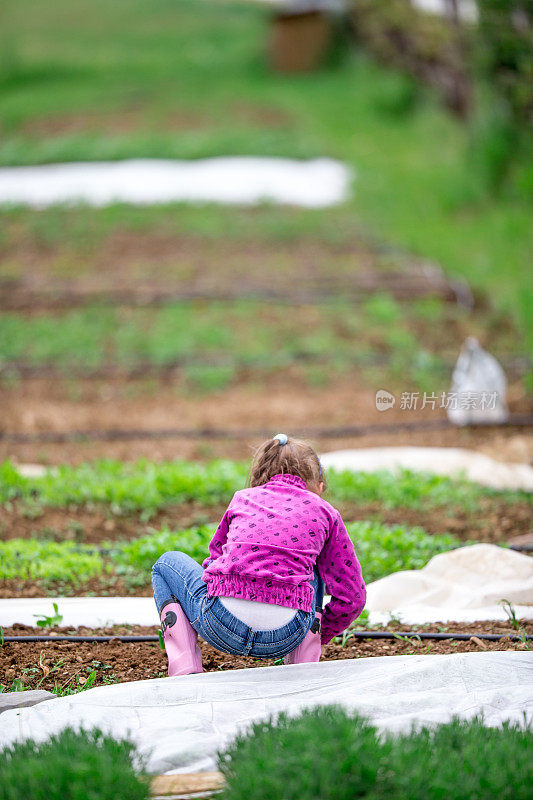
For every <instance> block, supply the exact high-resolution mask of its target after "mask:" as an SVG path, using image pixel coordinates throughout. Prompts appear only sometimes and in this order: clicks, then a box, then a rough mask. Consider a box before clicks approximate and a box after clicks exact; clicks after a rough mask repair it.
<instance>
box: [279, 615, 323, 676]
mask: <svg viewBox="0 0 533 800" xmlns="http://www.w3.org/2000/svg"><path fill="white" fill-rule="evenodd" d="M321 619H322V614H321V612H319V611H317V612H316V615H315V621H314V622H313V626H312V628H311V630H309V631H308V632H307V633H306V634H305V638H304V640H303V642H301V643H300V644H299V645H298V647H296V648H295V649H294V650H293V651H292V653H289V654H288V655H286V656H285V658H284V659H283V661H284V663H285V664H310V663H312V662H314V661H320V656H321V654H322V646H321V643H320V639H321V635H322V632H321V629H320V621H321ZM317 621H318V625H317Z"/></svg>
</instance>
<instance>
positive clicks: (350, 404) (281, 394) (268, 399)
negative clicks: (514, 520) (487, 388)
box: [0, 371, 533, 464]
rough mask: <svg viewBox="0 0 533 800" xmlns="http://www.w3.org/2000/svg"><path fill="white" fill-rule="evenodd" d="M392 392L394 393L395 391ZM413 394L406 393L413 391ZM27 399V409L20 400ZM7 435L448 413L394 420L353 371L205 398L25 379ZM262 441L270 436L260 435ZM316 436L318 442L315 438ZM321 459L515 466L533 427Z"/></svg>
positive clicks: (9, 390)
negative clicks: (408, 450) (433, 451)
mask: <svg viewBox="0 0 533 800" xmlns="http://www.w3.org/2000/svg"><path fill="white" fill-rule="evenodd" d="M389 388H391V389H393V388H394V387H389ZM409 388H410V387H408V386H402V387H401V390H402V391H403V390H405V391H408V390H409ZM510 393H511V397H510V404H511V408H512V411H513V413H517V414H528V413H530V411H531V409H532V407H531V402H530V399H528V398H527V397H526V396H525V394H524V391H523V388H522V387H521V386H519V385H518V384H517V385H516V386H512V387H511V388H510ZM21 398H23V402H21ZM0 405H1V407H2V431H3V432H6V433H17V432H18V433H27V434H40V433H53V432H61V431H80V430H81V431H83V430H94V429H99V430H100V429H104V430H107V429H111V428H116V429H119V430H122V429H125V428H127V429H128V430H140V431H146V430H154V429H155V430H157V429H168V428H174V429H175V428H180V429H190V430H198V429H205V428H209V429H212V428H217V429H222V430H230V431H231V430H235V429H239V430H243V429H244V430H257V429H259V428H261V429H266V430H271V431H272V432H273V433H274V432H276V431H277V430H279V429H280V427H282V428H283V429H285V430H286V431H287V432H288V433H291V431H294V430H296V429H298V430H302V429H305V428H306V427H309V428H317V427H320V428H328V429H330V428H338V427H346V426H353V425H357V426H361V425H363V426H364V425H375V424H378V425H390V424H391V423H412V422H419V421H424V422H433V421H438V420H440V419H442V420H444V419H445V417H444V416H443V414H442V412H438V411H436V410H435V411H432V410H431V409H427V408H426V409H424V410H423V411H422V410H418V411H412V412H410V411H402V410H400V409H399V407H398V406H399V404H398V403H397V404H396V407H395V408H394V409H393V410H390V411H387V412H386V414H380V413H379V412H378V411H376V407H375V390H374V389H372V388H370V387H364V386H362V385H361V378H360V376H359V375H358V374H355V373H354V374H349V375H343V376H340V377H338V378H337V379H335V380H331V381H329V382H328V384H327V385H326V386H309V383H308V382H306V381H305V380H304V379H303V378H302V376H301V375H300V376H299V375H298V374H296V373H293V372H291V371H289V372H284V374H283V375H276V374H273V375H270V376H269V377H268V378H265V379H264V380H259V379H257V380H256V379H255V378H254V380H248V382H244V383H242V384H239V385H235V386H231V387H229V388H227V389H226V390H221V391H217V392H213V393H210V394H206V395H191V394H183V393H182V391H181V390H180V387H179V385H178V382H176V381H175V380H173V379H169V380H168V381H152V380H145V381H142V380H116V381H68V380H67V379H65V380H42V381H40V380H24V381H17V382H15V383H14V384H12V385H11V384H9V383H7V382H6V381H4V382H3V383H0ZM261 438H262V437H261ZM311 438H312V437H311ZM260 440H261V439H260V438H258V437H254V436H250V437H247V438H244V439H238V440H233V439H228V440H213V439H195V438H172V437H169V438H164V439H151V440H142V439H137V440H132V441H108V442H106V441H79V442H70V443H63V444H53V443H50V444H43V443H27V444H14V443H11V442H9V441H6V440H0V460H3V459H5V458H11V459H12V460H15V461H18V462H20V463H24V462H33V463H41V464H47V463H48V464H61V463H72V464H76V463H80V462H82V461H90V460H94V459H96V458H115V459H120V460H123V461H133V460H135V459H138V458H148V459H151V460H154V461H159V460H164V459H173V458H187V459H197V460H205V459H210V458H216V457H223V458H233V459H235V458H237V459H239V458H249V457H250V456H251V453H252V450H253V447H254V446H255V445H257V444H259V442H260ZM313 443H314V444H315V446H316V447H317V448H318V449H319V450H320V451H321V452H327V451H328V450H337V449H344V448H351V447H374V446H375V447H383V446H400V445H411V446H412V445H418V446H442V447H467V448H471V449H477V450H479V451H480V452H486V453H487V454H488V455H491V456H493V457H495V458H499V459H501V460H508V461H521V462H529V461H533V433H532V431H531V429H525V428H520V427H513V426H509V427H507V428H503V429H502V428H481V429H480V428H478V429H476V428H465V429H462V428H444V429H438V430H422V431H398V430H396V431H395V432H388V431H386V430H385V431H383V432H382V433H381V432H371V433H368V434H365V435H363V436H352V437H344V438H333V437H329V438H328V437H327V436H323V437H320V438H316V439H315V440H314V442H313Z"/></svg>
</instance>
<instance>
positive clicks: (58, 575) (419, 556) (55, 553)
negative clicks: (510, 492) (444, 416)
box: [0, 522, 461, 616]
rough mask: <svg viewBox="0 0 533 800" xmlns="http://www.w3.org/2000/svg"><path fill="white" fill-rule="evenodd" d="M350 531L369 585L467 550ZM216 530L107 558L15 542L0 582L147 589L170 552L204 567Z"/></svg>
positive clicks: (416, 533) (167, 534) (3, 547)
mask: <svg viewBox="0 0 533 800" xmlns="http://www.w3.org/2000/svg"><path fill="white" fill-rule="evenodd" d="M347 528H348V532H349V534H350V537H351V539H352V541H353V542H354V545H355V549H356V552H357V554H358V557H359V560H360V562H361V565H362V567H363V573H364V576H365V579H366V581H367V582H370V581H374V580H377V579H378V578H382V577H384V576H385V575H388V574H390V573H392V572H397V571H398V570H404V569H419V568H421V567H423V566H424V565H425V564H426V563H427V561H429V559H430V558H432V557H433V556H434V555H437V554H438V553H442V552H445V551H447V550H450V549H451V548H454V547H457V546H459V545H460V544H461V542H460V541H459V540H458V539H456V538H455V537H454V536H452V535H450V534H441V535H434V536H430V535H429V534H427V533H426V532H425V531H423V530H422V529H421V528H408V527H403V526H399V525H398V526H394V527H390V526H387V525H382V524H380V523H378V522H353V523H350V524H349V525H348V526H347ZM214 530H215V526H202V527H199V528H191V529H188V530H184V531H171V530H168V529H163V530H160V531H154V532H153V533H150V534H148V535H146V536H141V537H139V538H137V539H132V540H131V541H128V542H125V543H117V542H114V543H112V544H111V543H110V544H108V545H107V546H106V548H105V550H106V554H105V555H101V554H100V552H99V551H98V550H96V549H95V548H92V547H89V546H85V545H83V546H82V545H77V544H75V543H73V542H50V541H43V540H35V539H11V540H9V541H7V542H0V580H2V579H7V578H23V579H33V580H41V581H43V582H44V583H45V584H46V583H52V582H55V581H59V582H61V583H62V584H65V585H78V584H80V583H81V582H82V581H84V580H87V579H89V578H92V577H96V576H99V575H104V574H108V575H109V574H111V573H114V574H117V575H120V576H123V577H124V580H125V581H126V583H128V584H129V585H130V586H132V587H134V586H136V585H137V586H139V585H146V584H147V583H148V582H149V580H150V572H151V569H152V566H153V564H154V563H155V562H156V561H157V559H158V558H159V557H160V556H161V555H163V553H165V552H167V551H169V550H180V551H181V552H184V553H187V555H189V556H191V558H194V560H195V561H197V562H198V563H201V562H202V561H203V560H204V558H206V557H207V555H208V545H209V542H210V540H211V538H212V536H213V533H214ZM56 616H57V610H56Z"/></svg>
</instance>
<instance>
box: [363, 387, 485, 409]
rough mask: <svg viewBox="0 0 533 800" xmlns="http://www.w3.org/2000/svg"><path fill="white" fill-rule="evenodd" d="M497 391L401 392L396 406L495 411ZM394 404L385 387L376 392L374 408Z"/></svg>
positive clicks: (402, 407) (393, 396)
mask: <svg viewBox="0 0 533 800" xmlns="http://www.w3.org/2000/svg"><path fill="white" fill-rule="evenodd" d="M498 402H499V395H498V392H402V393H401V394H400V401H399V403H398V408H399V409H400V411H422V410H423V409H425V408H430V409H432V410H436V409H445V410H446V411H495V410H496V409H497V408H498ZM395 405H396V396H395V395H394V394H393V393H392V392H389V391H387V390H386V389H378V391H377V392H376V409H377V410H378V411H388V410H389V409H391V408H394V406H395Z"/></svg>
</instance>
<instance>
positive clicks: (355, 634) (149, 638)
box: [3, 631, 533, 644]
mask: <svg viewBox="0 0 533 800" xmlns="http://www.w3.org/2000/svg"><path fill="white" fill-rule="evenodd" d="M474 637H475V638H476V639H481V641H488V642H499V641H501V640H502V639H509V640H510V641H511V642H523V641H525V640H527V641H529V640H532V639H533V635H530V634H527V635H526V634H525V635H523V636H519V635H518V634H516V633H419V632H418V631H395V632H391V631H350V635H349V637H348V638H349V639H404V638H405V639H432V640H435V641H445V640H447V639H455V640H458V641H462V642H467V641H469V640H470V639H472V638H474ZM3 641H4V642H9V643H15V644H16V643H18V644H23V643H25V642H126V643H134V642H158V641H159V636H153V635H149V634H147V635H145V636H122V635H115V636H67V635H63V634H58V635H57V636H44V635H43V636H4V639H3Z"/></svg>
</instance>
